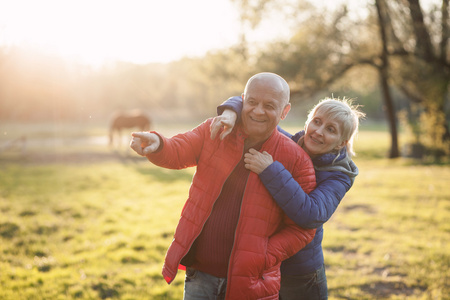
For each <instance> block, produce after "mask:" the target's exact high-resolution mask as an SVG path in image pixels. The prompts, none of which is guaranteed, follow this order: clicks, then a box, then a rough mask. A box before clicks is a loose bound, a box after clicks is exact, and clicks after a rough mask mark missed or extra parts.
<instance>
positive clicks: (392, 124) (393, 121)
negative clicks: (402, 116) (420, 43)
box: [375, 0, 400, 158]
mask: <svg viewBox="0 0 450 300" xmlns="http://www.w3.org/2000/svg"><path fill="white" fill-rule="evenodd" d="M375 5H376V7H377V12H378V22H379V28H380V36H381V41H382V52H381V56H380V58H381V65H380V66H379V69H378V72H379V76H380V87H381V92H382V95H383V102H384V105H385V111H386V118H387V121H388V124H389V129H390V133H391V150H390V151H389V158H396V157H399V156H400V151H399V149H398V134H397V118H396V114H395V107H394V103H393V101H392V96H391V92H390V90H389V83H388V77H389V75H388V70H389V61H388V51H387V37H386V27H385V24H386V22H385V21H384V20H385V18H384V16H385V14H384V11H383V8H385V7H386V6H385V5H386V4H385V3H384V0H376V1H375Z"/></svg>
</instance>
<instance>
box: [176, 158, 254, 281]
mask: <svg viewBox="0 0 450 300" xmlns="http://www.w3.org/2000/svg"><path fill="white" fill-rule="evenodd" d="M242 155H244V150H242ZM241 158H242V156H241ZM238 164H239V162H238V163H237V164H236V165H235V166H234V168H233V170H232V171H231V172H230V174H231V173H233V171H234V169H236V166H237V165H238ZM230 174H229V175H228V176H227V178H226V179H225V181H224V182H223V184H222V187H221V188H220V191H219V194H218V195H217V197H216V200H214V204H213V205H212V208H211V210H210V211H209V214H208V217H207V218H206V221H208V219H209V217H210V216H211V214H212V211H213V209H214V205H215V204H216V201H217V199H218V198H219V195H220V194H222V190H223V186H224V184H225V182H226V181H227V180H228V178H229V177H230ZM247 181H248V178H247ZM245 185H246V187H247V183H245ZM244 194H245V189H244ZM241 208H242V202H241V207H240V208H239V217H240V215H241ZM206 221H205V222H204V223H203V225H202V228H201V230H200V231H199V233H198V234H197V235H196V236H195V238H194V239H193V240H192V243H191V245H190V246H189V249H188V250H187V251H185V253H184V254H183V256H181V259H180V260H179V261H178V263H177V266H179V265H180V263H181V260H182V259H183V258H184V257H185V256H186V255H187V254H188V253H189V251H191V248H192V245H193V244H194V242H195V240H196V239H197V238H198V236H199V235H200V234H201V233H202V231H203V228H204V227H205V224H206ZM238 225H239V219H238ZM236 228H237V226H236ZM234 235H235V236H234V238H236V231H235V232H234ZM233 247H234V241H233ZM233 247H232V248H231V252H233ZM230 257H231V255H230ZM229 264H230V260H228V267H229ZM177 268H178V267H177ZM227 277H228V275H227ZM172 281H173V279H172ZM227 287H228V278H227Z"/></svg>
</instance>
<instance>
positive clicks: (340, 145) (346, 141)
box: [334, 140, 348, 151]
mask: <svg viewBox="0 0 450 300" xmlns="http://www.w3.org/2000/svg"><path fill="white" fill-rule="evenodd" d="M347 144H348V140H345V141H342V143H340V144H339V145H337V146H336V148H334V149H335V150H337V151H340V150H341V149H342V148H344V147H345V146H347Z"/></svg>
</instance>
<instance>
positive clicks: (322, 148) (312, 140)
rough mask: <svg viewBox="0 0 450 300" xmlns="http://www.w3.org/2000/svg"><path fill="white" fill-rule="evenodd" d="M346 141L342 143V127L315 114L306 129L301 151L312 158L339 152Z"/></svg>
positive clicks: (320, 114)
mask: <svg viewBox="0 0 450 300" xmlns="http://www.w3.org/2000/svg"><path fill="white" fill-rule="evenodd" d="M346 143H347V141H342V126H341V124H340V123H339V122H337V121H336V120H332V119H330V118H329V117H328V116H326V115H324V114H322V113H320V112H316V114H315V115H314V117H313V119H312V120H311V122H309V124H308V125H307V127H306V132H305V137H304V140H303V149H304V150H305V151H306V153H308V154H309V156H311V157H314V156H318V155H322V154H326V153H329V152H332V151H336V150H340V149H341V148H342V147H344V146H345V144H346Z"/></svg>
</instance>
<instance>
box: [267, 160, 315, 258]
mask: <svg viewBox="0 0 450 300" xmlns="http://www.w3.org/2000/svg"><path fill="white" fill-rule="evenodd" d="M293 174H294V176H292V175H291V180H294V178H295V181H296V182H297V183H298V184H300V185H301V186H303V188H304V189H305V190H306V191H308V192H310V191H311V190H313V189H314V188H315V185H316V179H315V175H314V174H315V173H314V167H313V164H312V162H311V159H310V158H309V156H308V157H306V155H305V157H303V159H302V160H301V161H299V162H297V164H296V166H295V168H294V170H293ZM315 232H316V230H315V229H306V228H302V227H299V226H297V225H296V224H295V223H294V222H293V221H292V220H291V219H289V217H287V215H284V224H283V227H282V229H281V230H280V231H278V232H277V233H276V234H274V235H273V236H271V237H270V238H269V243H268V246H267V254H268V255H267V259H269V261H268V262H266V263H268V264H269V266H273V265H274V264H276V263H278V262H281V261H283V260H285V259H287V258H289V257H291V256H292V255H294V254H295V253H297V252H298V251H300V250H301V249H302V248H303V247H305V246H306V245H307V244H308V243H310V242H311V241H312V240H313V238H314V235H315Z"/></svg>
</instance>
